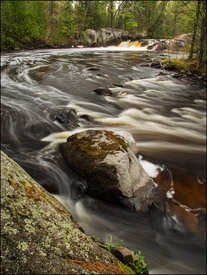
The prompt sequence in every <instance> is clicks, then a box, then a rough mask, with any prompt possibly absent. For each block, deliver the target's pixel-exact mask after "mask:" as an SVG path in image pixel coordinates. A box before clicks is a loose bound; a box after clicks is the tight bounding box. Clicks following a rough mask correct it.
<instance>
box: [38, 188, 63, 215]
mask: <svg viewBox="0 0 207 275" xmlns="http://www.w3.org/2000/svg"><path fill="white" fill-rule="evenodd" d="M34 188H35V190H36V191H37V193H38V194H39V195H40V196H41V197H43V198H44V199H43V198H41V200H45V201H48V202H49V203H50V204H51V205H52V207H53V208H54V209H55V210H56V211H57V212H59V213H61V214H62V213H65V212H64V211H63V210H61V209H60V208H59V207H57V206H56V205H55V204H54V203H53V202H52V201H51V200H49V199H48V198H46V195H45V194H44V193H42V192H41V191H40V189H39V188H37V186H35V185H34Z"/></svg>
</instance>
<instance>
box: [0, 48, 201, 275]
mask: <svg viewBox="0 0 207 275" xmlns="http://www.w3.org/2000/svg"><path fill="white" fill-rule="evenodd" d="M146 55H148V56H146ZM157 56H159V53H156V52H153V51H144V50H143V49H142V51H139V49H134V50H132V49H130V48H128V49H123V48H105V49H104V48H91V49H64V50H58V49H56V50H35V51H22V52H16V53H15V52H14V53H7V54H3V55H2V70H1V77H2V88H1V126H2V129H1V141H2V150H3V151H5V153H7V154H8V155H9V156H10V157H12V158H13V159H15V160H16V161H17V162H18V163H19V164H20V165H21V166H22V167H23V168H24V169H25V170H26V171H27V172H28V173H29V174H30V175H31V176H32V177H33V178H34V179H36V180H37V181H38V182H39V183H40V184H41V185H43V186H44V187H45V188H46V189H47V190H49V191H51V192H53V193H56V195H57V197H58V198H59V199H60V200H62V201H63V202H64V203H65V204H66V205H67V206H68V207H69V209H70V211H71V212H72V214H73V216H74V218H75V219H76V220H77V221H78V222H79V224H80V225H81V226H82V227H83V228H84V229H85V231H86V233H87V234H88V235H91V236H93V235H95V237H96V238H98V237H100V239H101V241H104V242H108V241H109V239H110V235H112V236H113V241H114V243H116V242H117V241H118V240H120V239H121V240H124V242H123V243H122V244H123V245H125V246H128V247H129V248H131V249H133V250H135V251H138V250H140V251H141V252H142V255H144V256H145V261H146V262H148V263H149V264H150V265H149V268H151V269H152V270H151V271H150V274H205V272H206V267H205V244H206V243H205V208H206V196H205V192H206V182H205V178H206V176H205V168H206V165H205V135H206V131H205V125H206V122H205V118H206V114H205V110H206V105H205V104H206V103H205V102H206V101H205V92H206V91H205V85H204V84H205V83H201V81H199V80H198V79H197V80H196V81H194V80H193V79H192V80H190V79H187V78H181V79H177V78H174V77H173V76H172V74H170V73H169V72H167V74H162V71H161V70H160V69H155V68H151V67H142V66H140V64H141V63H143V62H146V61H147V58H154V57H157ZM171 56H177V53H174V54H173V53H171ZM99 87H103V88H106V87H109V89H110V91H111V95H110V94H109V95H105V96H104V95H99V94H97V93H95V92H94V90H95V89H97V88H99ZM67 110H70V115H71V122H70V123H66V124H63V123H60V122H58V120H57V119H55V117H57V116H58V114H60V113H61V112H62V111H67ZM72 110H74V111H72ZM84 129H108V130H116V131H119V130H126V131H129V132H130V133H132V134H133V136H134V138H135V140H136V143H137V147H138V150H139V152H138V157H139V159H140V161H141V163H142V165H143V167H144V168H145V169H146V171H147V173H148V174H149V175H150V176H152V177H153V178H154V180H155V181H156V182H157V183H158V184H159V185H160V186H161V189H163V195H162V198H163V201H164V202H166V214H163V212H162V211H160V210H159V208H156V207H152V209H151V211H150V213H148V214H140V213H134V212H130V211H128V210H127V209H123V208H120V207H117V206H115V205H109V204H106V203H103V202H100V201H98V200H96V199H93V198H90V197H88V196H84V197H83V198H80V199H76V200H74V199H72V198H71V192H73V188H72V186H73V182H74V180H76V179H77V177H78V176H77V175H75V174H74V173H73V172H72V171H69V169H68V168H67V166H66V164H65V163H64V161H63V159H62V157H61V155H60V153H59V150H58V145H59V144H60V143H61V142H65V141H66V139H67V137H68V136H69V135H71V134H73V133H75V132H77V131H81V130H84Z"/></svg>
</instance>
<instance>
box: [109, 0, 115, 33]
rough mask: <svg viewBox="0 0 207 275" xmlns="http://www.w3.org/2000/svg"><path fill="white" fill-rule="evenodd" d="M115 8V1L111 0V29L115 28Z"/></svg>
mask: <svg viewBox="0 0 207 275" xmlns="http://www.w3.org/2000/svg"><path fill="white" fill-rule="evenodd" d="M113 8H114V1H113V0H111V2H110V15H111V28H113V26H114V14H113Z"/></svg>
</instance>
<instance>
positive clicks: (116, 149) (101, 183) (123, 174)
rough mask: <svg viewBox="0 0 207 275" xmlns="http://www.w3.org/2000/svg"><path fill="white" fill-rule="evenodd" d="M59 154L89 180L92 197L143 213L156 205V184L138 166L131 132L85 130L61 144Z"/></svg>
mask: <svg viewBox="0 0 207 275" xmlns="http://www.w3.org/2000/svg"><path fill="white" fill-rule="evenodd" d="M60 151H61V153H62V155H63V157H64V159H65V161H66V163H67V164H68V166H69V167H70V168H71V169H72V170H74V171H75V172H76V173H77V174H79V175H81V176H82V177H83V178H84V179H85V180H86V182H87V185H88V189H87V193H88V195H89V196H92V197H95V198H98V199H101V200H103V201H106V202H111V203H116V204H120V205H123V206H125V207H128V208H130V209H133V210H136V211H143V212H145V211H146V210H147V208H148V205H150V204H151V203H152V202H153V196H154V191H155V189H156V185H155V183H154V181H153V180H152V179H151V178H150V177H149V176H148V175H147V173H146V172H145V171H144V169H143V168H142V166H141V164H140V163H139V161H138V159H137V157H136V155H135V153H136V143H135V141H134V139H133V137H132V135H131V134H130V133H128V132H122V135H119V134H118V133H116V132H112V131H106V130H87V131H82V132H79V133H76V134H74V135H72V136H70V137H69V138H68V139H67V142H66V143H62V144H60Z"/></svg>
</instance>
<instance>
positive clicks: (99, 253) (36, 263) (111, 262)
mask: <svg viewBox="0 0 207 275" xmlns="http://www.w3.org/2000/svg"><path fill="white" fill-rule="evenodd" d="M1 204H2V205H1V238H2V239H1V244H2V252H1V274H91V272H92V273H93V274H100V273H101V274H137V273H136V272H134V271H133V270H132V269H131V268H130V267H129V266H126V265H125V264H124V263H123V262H124V261H125V262H126V259H125V258H126V257H124V254H123V253H121V252H120V253H121V256H120V258H122V259H124V260H123V262H121V261H119V260H118V259H117V258H116V257H115V256H114V255H112V254H111V253H109V251H107V250H106V249H103V248H102V247H100V246H99V245H98V244H97V243H95V242H93V241H92V240H91V239H90V238H89V237H88V236H86V235H85V234H84V233H83V232H82V230H80V229H81V228H80V227H79V225H78V224H77V223H75V222H74V221H73V219H72V216H71V214H70V212H69V211H68V209H66V208H65V207H64V206H63V205H62V204H61V203H60V202H59V201H58V200H56V199H55V198H54V197H53V196H52V195H51V194H50V193H48V192H47V191H46V190H45V189H44V188H43V187H42V186H40V185H39V184H38V183H37V182H35V181H34V180H33V179H32V178H31V177H30V176H29V175H28V174H27V173H26V172H25V171H24V170H23V169H22V168H21V167H20V166H19V165H18V164H17V163H16V162H14V161H13V160H12V159H10V158H9V157H8V156H7V155H6V154H5V153H3V152H1ZM120 253H119V254H120ZM124 253H125V254H126V250H125V251H124ZM127 253H128V254H129V250H127ZM131 260H132V259H131ZM143 264H144V263H143ZM132 267H133V265H132ZM144 274H148V272H147V271H146V272H145V273H144Z"/></svg>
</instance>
